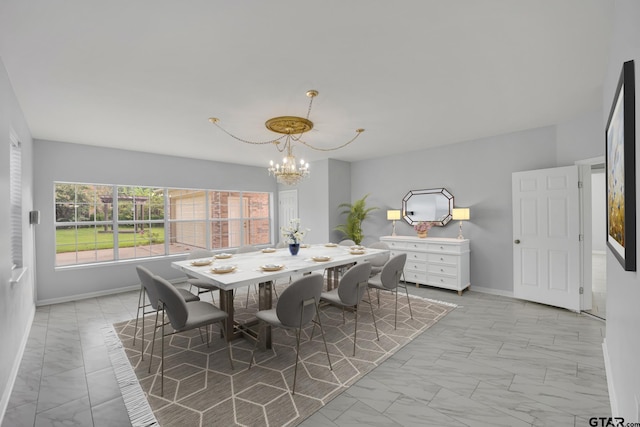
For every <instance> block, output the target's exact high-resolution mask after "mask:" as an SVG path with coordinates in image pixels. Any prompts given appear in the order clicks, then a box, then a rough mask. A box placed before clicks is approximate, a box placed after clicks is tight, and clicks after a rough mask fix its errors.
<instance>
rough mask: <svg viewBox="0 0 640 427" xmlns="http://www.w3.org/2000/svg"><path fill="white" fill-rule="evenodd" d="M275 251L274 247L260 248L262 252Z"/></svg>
mask: <svg viewBox="0 0 640 427" xmlns="http://www.w3.org/2000/svg"><path fill="white" fill-rule="evenodd" d="M275 251H276V250H275V249H274V248H264V249H263V250H262V252H263V253H265V254H270V253H272V252H275Z"/></svg>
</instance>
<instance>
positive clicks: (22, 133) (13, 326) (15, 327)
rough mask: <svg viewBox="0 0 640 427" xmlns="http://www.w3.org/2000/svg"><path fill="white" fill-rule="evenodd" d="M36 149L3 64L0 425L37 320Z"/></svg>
mask: <svg viewBox="0 0 640 427" xmlns="http://www.w3.org/2000/svg"><path fill="white" fill-rule="evenodd" d="M11 132H14V134H15V135H16V136H17V137H18V139H19V140H20V142H21V143H22V172H23V173H22V213H23V215H22V217H23V218H24V223H23V227H22V242H23V243H22V247H23V265H24V267H26V269H27V271H26V273H25V275H24V276H23V278H22V280H21V281H20V282H19V283H17V284H10V283H9V280H10V279H11V257H10V253H11V250H10V248H11V246H10V241H9V235H10V228H9V224H10V221H9V203H8V200H9V152H10V139H9V134H10V133H11ZM32 149H33V143H32V140H31V134H30V132H29V129H28V128H27V124H26V122H25V119H24V116H23V114H22V111H21V110H20V106H19V105H18V101H17V100H16V97H15V94H14V93H13V88H12V87H11V84H10V82H9V77H8V75H7V72H6V70H5V68H4V64H3V63H2V60H1V59H0V200H2V201H3V203H0V236H2V238H0V336H1V337H2V345H1V346H0V393H2V395H1V396H0V397H1V400H0V422H1V420H2V417H3V415H4V411H5V409H6V407H7V404H8V402H9V395H10V393H11V386H12V385H13V384H12V383H13V381H14V380H15V376H16V373H17V371H18V366H19V364H20V356H21V355H22V349H23V348H24V344H25V343H26V339H27V337H28V334H29V327H30V326H31V321H32V319H33V314H34V310H35V305H34V299H35V296H34V291H35V288H34V271H35V257H34V253H33V233H34V230H35V227H34V226H30V225H29V222H28V214H29V211H30V210H32V209H33V166H32V162H31V156H32Z"/></svg>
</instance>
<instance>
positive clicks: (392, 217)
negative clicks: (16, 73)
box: [387, 210, 401, 236]
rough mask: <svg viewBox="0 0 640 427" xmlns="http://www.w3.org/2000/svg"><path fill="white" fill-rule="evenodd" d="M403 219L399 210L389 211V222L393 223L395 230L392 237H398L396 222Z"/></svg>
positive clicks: (392, 231)
mask: <svg viewBox="0 0 640 427" xmlns="http://www.w3.org/2000/svg"><path fill="white" fill-rule="evenodd" d="M400 218H401V216H400V211H399V210H388V211H387V220H388V221H393V228H392V230H391V235H392V236H395V235H396V221H397V220H399V219H400Z"/></svg>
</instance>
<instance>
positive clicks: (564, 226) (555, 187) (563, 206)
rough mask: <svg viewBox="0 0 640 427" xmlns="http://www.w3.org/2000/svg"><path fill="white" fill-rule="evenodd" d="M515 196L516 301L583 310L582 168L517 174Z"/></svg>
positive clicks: (514, 176)
mask: <svg viewBox="0 0 640 427" xmlns="http://www.w3.org/2000/svg"><path fill="white" fill-rule="evenodd" d="M512 193H513V273H514V284H513V290H514V292H513V293H514V296H515V297H516V298H520V299H526V300H530V301H536V302H540V303H544V304H549V305H553V306H557V307H564V308H567V309H570V310H574V311H579V310H580V287H581V260H580V257H581V242H580V209H579V200H580V199H579V197H580V196H579V188H578V166H567V167H561V168H553V169H541V170H534V171H526V172H516V173H514V174H513V176H512Z"/></svg>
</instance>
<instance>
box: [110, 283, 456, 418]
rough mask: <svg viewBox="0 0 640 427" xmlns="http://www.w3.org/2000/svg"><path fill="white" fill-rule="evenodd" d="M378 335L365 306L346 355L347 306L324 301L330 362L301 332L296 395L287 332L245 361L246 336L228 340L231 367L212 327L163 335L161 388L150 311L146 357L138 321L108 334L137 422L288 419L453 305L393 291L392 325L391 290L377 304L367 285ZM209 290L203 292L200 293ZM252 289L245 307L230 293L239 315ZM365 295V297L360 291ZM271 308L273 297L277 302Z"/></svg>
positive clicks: (245, 315) (251, 309)
mask: <svg viewBox="0 0 640 427" xmlns="http://www.w3.org/2000/svg"><path fill="white" fill-rule="evenodd" d="M371 296H372V299H373V308H374V312H375V314H376V321H377V326H378V332H379V335H380V340H379V341H378V340H377V339H376V333H375V329H374V325H373V318H372V316H371V311H370V309H369V306H368V305H367V304H362V305H361V309H360V314H359V316H358V334H357V348H356V355H355V356H353V340H352V338H353V330H354V313H352V312H346V313H345V314H344V323H343V312H342V310H340V309H338V308H336V307H332V306H324V307H322V308H321V316H322V317H321V321H322V324H323V326H324V330H325V336H326V340H327V345H328V347H329V354H330V356H331V363H332V366H333V370H329V365H328V362H327V355H326V353H325V349H324V344H323V342H322V338H321V336H320V334H319V333H318V329H317V328H316V330H315V333H314V335H313V338H312V340H311V341H309V338H310V336H311V329H312V326H311V325H310V326H308V327H307V328H305V329H304V330H303V333H302V337H303V338H302V340H301V344H300V363H299V365H298V377H297V383H296V390H295V395H291V393H290V387H292V383H293V369H294V364H295V335H294V331H288V330H283V329H276V328H274V329H273V332H272V342H273V345H272V349H270V350H258V351H257V352H256V363H255V364H254V365H253V366H252V367H251V369H247V368H248V366H249V359H250V357H251V351H252V350H253V341H250V340H248V339H237V340H234V341H233V342H232V355H233V356H232V357H233V363H234V368H235V369H233V370H232V369H231V366H230V363H229V359H228V353H227V347H226V344H225V342H224V341H223V340H222V339H221V338H220V334H219V333H218V331H216V332H215V333H214V335H213V340H212V342H211V343H210V345H209V347H207V345H206V343H203V342H202V339H201V337H200V334H199V332H198V331H197V330H195V331H189V332H185V333H181V334H176V335H173V336H170V337H167V338H166V339H165V377H164V395H163V396H161V392H160V358H159V355H160V340H159V339H158V340H157V341H156V347H155V351H154V358H153V363H152V365H151V373H149V372H148V369H149V361H150V349H151V343H150V340H151V339H152V333H153V327H150V326H149V325H153V321H154V318H155V315H151V316H148V317H147V318H145V323H146V325H147V326H146V328H145V338H146V341H145V350H144V360H142V358H141V351H142V349H141V341H140V331H139V330H138V332H137V333H138V337H137V338H136V345H135V346H134V345H133V334H134V333H135V332H136V331H135V319H131V320H129V321H127V322H121V323H117V324H114V325H113V329H111V331H109V332H106V335H107V336H106V339H107V342H108V344H109V345H110V347H111V354H110V355H111V360H112V364H113V365H114V369H115V372H116V377H117V379H118V382H119V384H120V386H121V389H122V392H123V398H124V400H125V404H126V405H127V409H128V410H129V416H130V418H131V421H132V424H133V425H134V426H153V425H160V426H164V427H167V426H272V427H273V426H295V425H297V424H299V423H300V422H302V421H303V420H304V419H306V418H307V417H309V416H310V415H311V414H313V413H314V412H315V411H317V410H318V409H320V408H321V407H323V406H324V405H326V404H327V403H328V402H329V401H331V400H332V399H333V398H335V397H336V396H337V395H339V394H340V393H342V392H343V391H344V390H346V389H347V388H349V387H350V386H351V385H352V384H354V383H355V382H356V381H357V380H358V379H360V378H362V377H363V376H364V375H366V374H367V373H368V372H370V371H371V370H372V369H374V368H375V367H376V366H378V365H380V364H381V363H382V362H384V361H385V360H386V359H387V358H389V357H390V356H391V355H393V354H394V353H395V352H397V351H398V350H399V349H400V348H402V347H403V346H405V345H406V344H407V343H409V342H410V341H411V340H413V339H414V338H415V337H416V336H418V335H419V334H421V333H422V332H424V331H425V330H426V329H427V328H429V327H431V326H432V325H434V324H435V323H436V322H437V321H438V320H440V319H442V318H443V317H444V316H445V315H446V314H447V313H448V312H450V311H451V310H452V309H453V308H454V307H455V305H453V304H448V303H443V302H439V301H433V300H429V299H425V298H419V297H415V296H412V297H411V309H412V312H413V318H411V317H410V316H409V307H408V305H407V298H406V296H404V295H403V296H402V297H400V298H398V325H397V329H394V304H395V296H394V295H393V294H391V293H389V292H381V293H380V306H379V307H378V304H377V298H376V295H375V292H372V293H371ZM206 298H207V297H203V299H204V300H206ZM256 298H257V297H256V295H255V294H253V293H252V294H251V295H250V299H249V304H248V307H245V298H244V296H242V297H239V298H236V301H235V313H236V320H238V321H240V322H242V321H243V320H248V319H250V318H252V317H253V314H254V313H255V311H256V306H257V301H256ZM366 298H367V297H366V295H365V299H366ZM274 307H275V303H274Z"/></svg>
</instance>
